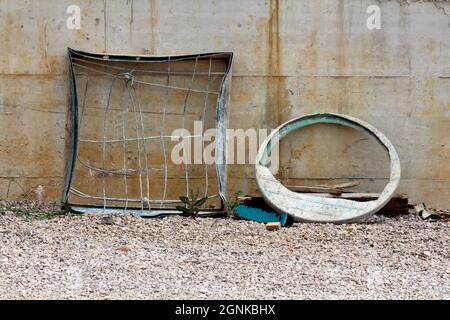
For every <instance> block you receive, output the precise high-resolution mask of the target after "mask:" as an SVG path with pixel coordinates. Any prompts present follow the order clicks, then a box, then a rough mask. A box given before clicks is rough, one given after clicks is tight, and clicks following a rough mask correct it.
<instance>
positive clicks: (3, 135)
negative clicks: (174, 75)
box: [0, 0, 450, 207]
mask: <svg viewBox="0 0 450 320" xmlns="http://www.w3.org/2000/svg"><path fill="white" fill-rule="evenodd" d="M71 4H76V5H78V6H80V8H81V13H82V20H81V29H79V30H68V29H67V28H66V19H67V18H68V14H67V13H66V8H67V7H68V6H69V5H71ZM370 4H378V5H379V6H380V8H381V19H382V20H381V27H382V29H381V30H369V29H367V27H366V19H367V17H368V16H369V15H368V14H367V13H366V8H367V7H368V6H369V5H370ZM449 31H450V5H449V3H448V2H447V1H434V2H415V1H375V0H373V1H368V0H361V1H350V0H349V1H344V0H340V1H336V0H328V1H327V0H322V1H317V0H309V1H297V0H279V1H277V0H248V1H240V0H227V1H212V0H210V1H208V0H169V1H162V0H152V1H150V0H134V1H133V0H107V1H95V0H91V1H89V0H79V1H75V0H48V1H44V0H42V1H31V0H29V1H26V0H0V197H1V198H4V197H8V198H14V197H17V196H20V195H21V194H27V195H28V196H33V191H32V190H33V189H34V188H35V187H36V186H37V185H39V184H41V185H43V186H44V187H45V190H46V194H45V196H46V199H49V200H50V199H55V200H56V199H58V198H59V195H60V191H61V185H62V178H63V168H64V138H65V123H66V110H67V105H68V104H67V97H68V88H67V85H68V81H67V60H66V47H68V46H70V47H73V48H77V49H80V50H86V51H93V52H115V53H129V54H133V53H135V54H142V53H143V50H148V52H149V53H151V54H181V53H192V52H203V51H234V52H235V60H234V67H233V74H234V76H233V84H232V97H231V106H230V107H231V114H230V116H231V119H230V120H231V127H242V128H250V127H256V128H271V127H275V126H277V125H278V124H281V123H282V122H284V121H286V120H288V119H290V118H292V117H295V116H298V115H302V114H306V113H311V112H319V111H333V112H340V113H344V114H349V115H352V116H356V117H358V118H361V119H363V120H365V121H367V122H369V123H371V124H373V125H375V126H376V127H377V128H379V129H380V130H381V131H383V132H384V133H385V134H386V135H387V136H388V137H389V138H390V139H391V141H392V142H393V143H394V145H395V146H396V148H397V150H398V152H399V155H400V159H401V161H402V168H403V179H402V183H401V190H400V191H403V192H406V193H408V194H409V196H410V197H411V198H412V199H413V201H426V202H427V203H429V204H431V205H434V206H445V207H450V203H449V199H450V188H449V185H450V169H449V168H450V166H449V163H450V138H449V137H450V135H449V132H450V99H449V98H450V90H449V89H450V36H449ZM316 131H317V130H316ZM325 131H326V130H325ZM325 131H324V133H321V132H320V131H317V132H315V133H314V132H312V133H311V137H310V138H308V139H304V140H302V141H300V142H299V144H298V145H288V144H285V149H283V150H284V152H283V156H284V158H283V165H284V167H283V170H282V173H281V177H282V178H283V177H284V178H290V179H292V180H295V181H303V182H305V183H308V182H311V181H312V182H314V181H316V180H321V178H323V176H329V175H330V174H334V175H336V177H337V178H340V179H344V180H345V178H349V177H350V178H354V179H359V180H361V181H362V182H363V183H364V182H365V181H368V182H370V181H375V182H377V183H378V184H377V185H382V183H383V181H384V180H383V174H385V171H384V169H383V168H384V167H383V166H384V164H382V165H381V164H379V162H378V161H374V160H373V159H372V157H371V156H370V154H371V153H370V152H367V153H363V154H362V155H361V154H359V156H355V158H356V159H359V160H358V163H355V161H354V160H352V159H353V156H354V155H358V151H357V150H356V149H358V148H357V146H358V143H359V142H358V141H361V139H360V138H359V137H358V136H357V135H353V134H350V133H344V134H343V138H344V142H341V144H340V145H341V148H337V149H339V150H338V151H337V153H336V154H337V155H340V158H330V157H323V156H320V155H319V156H318V155H315V154H314V153H315V152H319V151H320V148H319V149H314V148H310V147H311V146H317V142H318V141H319V142H320V141H322V138H324V137H326V136H328V137H329V138H331V139H332V138H333V137H334V138H336V134H333V131H329V132H328V133H325ZM322 135H324V137H322ZM293 141H294V142H295V140H293ZM303 147H304V148H306V149H308V148H309V149H311V150H312V151H311V150H310V151H311V152H312V153H310V154H308V155H307V156H306V160H309V161H308V162H307V163H308V165H305V164H304V162H302V161H301V159H300V158H299V157H300V155H301V154H302V152H300V151H301V150H302V149H301V148H303ZM299 150H300V151H299ZM322 152H327V150H322ZM372 153H373V152H372ZM364 154H365V155H366V156H364ZM375 154H377V153H375ZM286 155H289V156H288V157H287V156H286ZM292 158H294V159H297V158H299V159H297V162H295V163H296V164H290V163H291V162H293V160H292ZM375 158H376V159H378V158H377V157H375ZM298 163H303V164H301V165H298ZM322 167H326V168H331V169H327V170H326V171H323V170H322V169H321V168H322ZM362 168H372V169H371V170H370V171H369V172H366V171H363V170H362ZM378 168H380V169H379V170H378ZM333 170H334V171H333ZM229 181H230V182H229V184H230V188H231V189H232V190H236V189H243V190H244V191H247V192H255V183H254V176H253V170H252V166H233V167H231V168H230V172H229ZM295 181H294V182H295Z"/></svg>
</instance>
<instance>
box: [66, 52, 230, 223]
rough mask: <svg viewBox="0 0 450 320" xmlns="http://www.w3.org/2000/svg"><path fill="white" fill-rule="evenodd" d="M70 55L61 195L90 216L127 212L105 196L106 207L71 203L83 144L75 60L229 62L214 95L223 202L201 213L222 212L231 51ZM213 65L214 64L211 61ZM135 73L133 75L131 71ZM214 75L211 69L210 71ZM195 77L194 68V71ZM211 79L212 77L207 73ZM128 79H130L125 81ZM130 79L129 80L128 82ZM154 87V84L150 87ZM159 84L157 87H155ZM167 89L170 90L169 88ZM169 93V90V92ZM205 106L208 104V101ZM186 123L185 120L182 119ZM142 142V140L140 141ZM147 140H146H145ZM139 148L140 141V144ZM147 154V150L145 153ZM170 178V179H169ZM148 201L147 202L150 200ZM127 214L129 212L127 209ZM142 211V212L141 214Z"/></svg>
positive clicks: (165, 209) (158, 211) (160, 210)
mask: <svg viewBox="0 0 450 320" xmlns="http://www.w3.org/2000/svg"><path fill="white" fill-rule="evenodd" d="M68 55H69V79H70V106H69V119H68V129H69V132H70V136H69V141H68V145H69V152H68V156H67V161H66V174H65V182H64V189H63V193H62V202H63V203H64V204H67V205H68V206H70V207H71V208H72V209H73V210H74V211H78V212H90V213H100V214H101V213H103V214H105V213H108V214H110V213H123V212H124V210H123V208H122V207H116V206H107V205H106V197H104V198H105V201H104V203H105V205H104V206H96V205H88V206H86V205H77V204H73V203H69V193H70V192H71V191H72V190H71V185H72V181H73V175H74V170H75V165H76V162H77V153H78V145H79V143H80V138H79V135H80V132H79V129H80V128H79V127H78V122H79V111H78V110H79V97H78V96H77V81H76V74H75V65H76V62H75V61H76V60H78V61H98V62H102V63H108V62H110V61H114V62H139V64H141V63H157V62H168V63H169V66H170V62H171V61H182V60H183V61H184V60H193V61H198V59H205V58H209V59H210V61H211V59H222V60H223V61H225V62H226V70H225V72H224V73H223V74H221V76H222V81H221V84H220V90H219V91H218V92H214V94H216V95H217V102H216V111H215V123H216V129H217V135H216V140H215V141H216V152H215V156H216V163H215V168H216V174H217V181H218V192H219V195H218V196H219V197H220V199H221V206H222V207H221V208H220V209H203V210H201V214H205V215H208V214H211V213H214V212H216V211H219V212H221V211H223V201H224V200H225V199H226V184H227V175H226V154H227V144H226V129H227V127H228V112H227V108H228V99H229V92H230V83H231V66H232V60H233V53H232V52H213V53H201V54H192V55H177V56H147V55H118V54H107V55H106V54H98V53H87V52H83V51H77V50H74V49H71V48H68ZM210 66H211V62H210ZM131 73H132V72H131ZM209 73H211V68H210V70H209ZM167 74H168V77H170V69H169V70H168V72H167ZM194 74H195V69H194ZM112 76H113V77H118V76H122V77H127V76H128V77H129V78H131V80H134V77H132V75H130V73H123V71H122V73H120V74H115V75H112ZM208 77H209V74H208ZM125 80H127V79H125ZM128 80H130V79H128ZM151 85H155V84H151ZM156 85H158V84H156ZM167 87H168V88H171V87H170V86H169V85H168V86H167ZM174 89H176V90H185V91H187V94H189V92H193V91H195V90H194V89H192V88H191V87H189V88H174ZM167 90H169V89H167ZM208 90H209V89H207V90H206V91H205V92H200V93H202V94H206V95H207V94H211V92H210V91H208ZM206 99H208V98H207V97H206ZM205 104H206V102H205ZM183 123H184V117H183ZM139 139H142V138H138V141H139ZM144 139H146V138H144ZM138 146H139V142H138ZM144 152H145V151H144ZM166 179H167V177H166ZM147 201H148V200H147ZM141 202H142V203H144V200H143V199H141ZM167 203H168V204H171V203H176V201H174V200H167ZM128 210H129V211H132V213H133V214H138V215H142V216H157V215H161V214H172V213H178V211H176V210H175V208H174V207H160V208H158V209H156V210H153V209H152V210H147V211H145V212H144V211H143V210H135V209H133V208H128ZM125 211H127V209H126V208H125ZM139 211H140V212H139Z"/></svg>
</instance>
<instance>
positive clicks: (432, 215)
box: [414, 203, 450, 221]
mask: <svg viewBox="0 0 450 320" xmlns="http://www.w3.org/2000/svg"><path fill="white" fill-rule="evenodd" d="M414 210H415V211H416V213H417V214H418V215H419V217H420V218H422V219H423V220H432V221H436V220H450V210H444V209H432V208H427V206H426V205H425V203H420V204H418V205H415V206H414Z"/></svg>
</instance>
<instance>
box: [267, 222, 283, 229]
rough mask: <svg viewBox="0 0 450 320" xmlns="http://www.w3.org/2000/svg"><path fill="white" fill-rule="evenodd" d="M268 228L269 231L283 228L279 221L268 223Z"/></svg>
mask: <svg viewBox="0 0 450 320" xmlns="http://www.w3.org/2000/svg"><path fill="white" fill-rule="evenodd" d="M266 229H267V230H269V231H275V230H280V229H281V223H279V222H269V223H267V224H266Z"/></svg>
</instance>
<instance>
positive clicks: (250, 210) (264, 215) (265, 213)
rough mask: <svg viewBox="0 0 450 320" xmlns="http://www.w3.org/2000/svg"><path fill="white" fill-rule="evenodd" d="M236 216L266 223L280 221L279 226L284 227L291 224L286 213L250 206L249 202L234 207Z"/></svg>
mask: <svg viewBox="0 0 450 320" xmlns="http://www.w3.org/2000/svg"><path fill="white" fill-rule="evenodd" d="M236 216H237V217H238V218H241V219H246V220H251V221H256V222H261V223H268V222H280V224H281V226H283V227H286V226H288V225H291V224H292V222H291V219H289V218H290V217H289V216H288V215H287V214H286V213H278V212H275V211H273V210H270V211H269V210H265V209H262V208H258V207H256V206H252V205H251V204H246V203H241V204H239V205H238V207H237V208H236Z"/></svg>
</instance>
